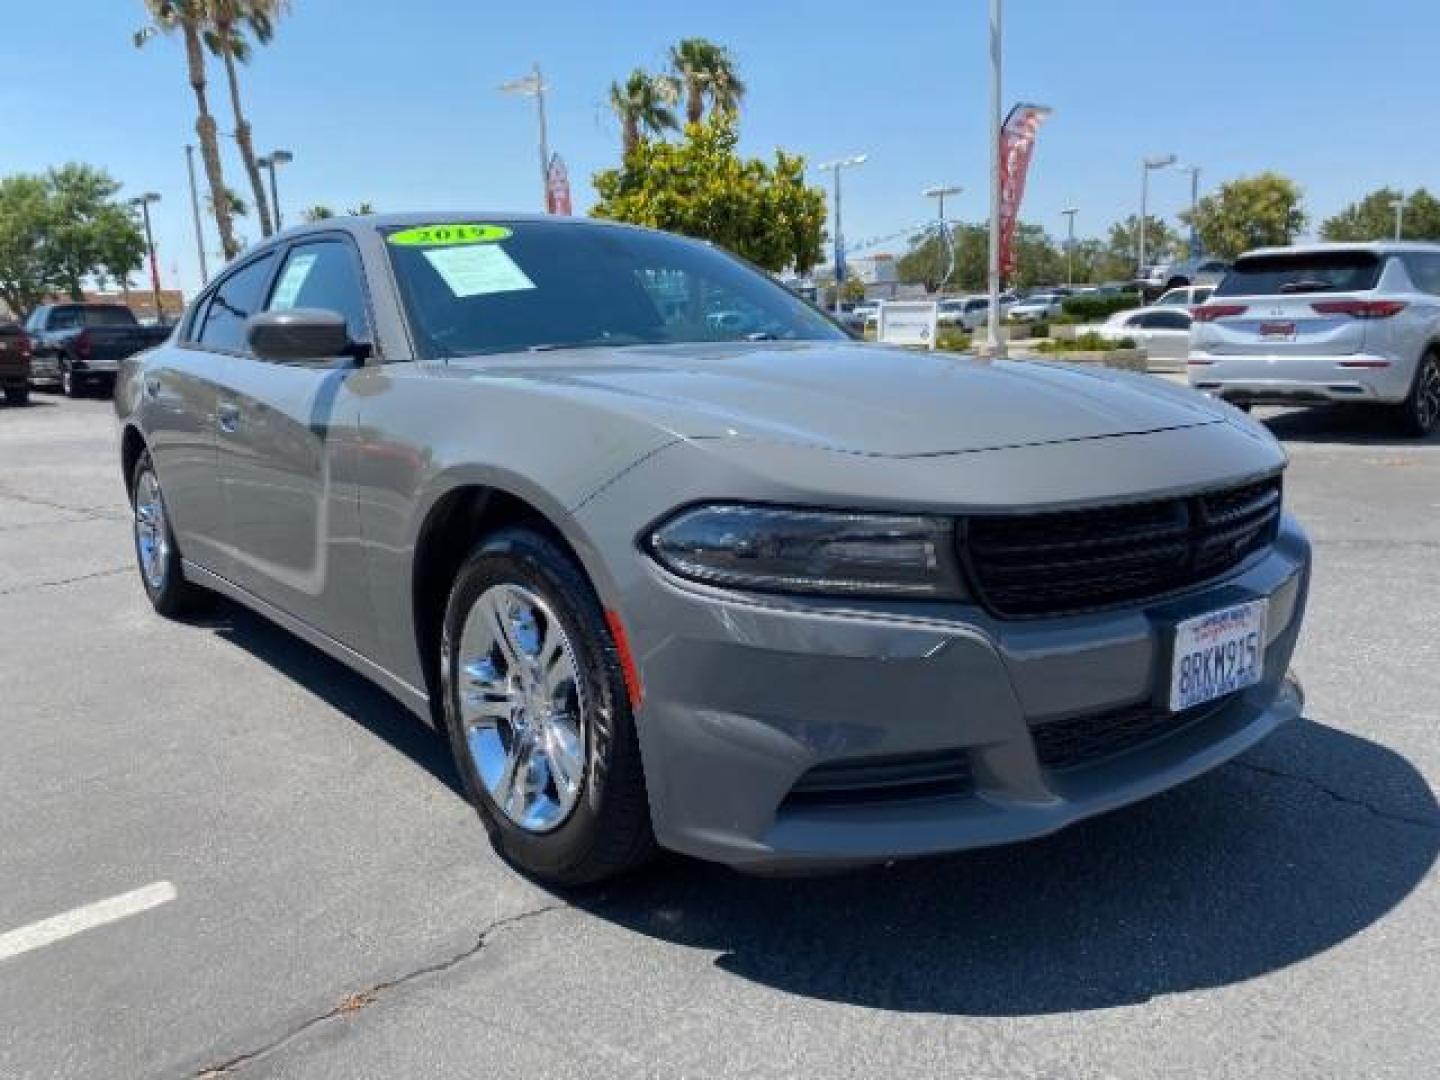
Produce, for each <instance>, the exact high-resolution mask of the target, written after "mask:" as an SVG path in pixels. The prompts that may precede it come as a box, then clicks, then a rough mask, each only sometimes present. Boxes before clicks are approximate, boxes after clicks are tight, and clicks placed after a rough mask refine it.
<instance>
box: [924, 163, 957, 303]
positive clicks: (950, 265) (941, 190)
mask: <svg viewBox="0 0 1440 1080" xmlns="http://www.w3.org/2000/svg"><path fill="white" fill-rule="evenodd" d="M964 190H965V189H964V188H962V187H961V186H960V185H959V184H952V185H945V184H940V185H937V186H935V187H928V188H926V189H925V190H924V191H922V192H921V193H920V194H922V195H924V196H925V197H926V198H930V199H937V200H938V201H939V204H940V206H939V210H940V216H939V219H938V220H939V226H938V227H939V229H940V234H939V240H940V243H941V245H942V246H943V247H944V249H945V251H946V253H947V255H948V256H949V258H948V261H947V262H946V264H945V275H944V277H942V278H941V279H940V284H941V285H942V286H944V285H946V284H948V283H949V281H950V275H951V274H953V273H954V272H955V251H954V247H953V245H952V244H951V241H950V237H949V236H947V235H946V233H945V196H946V195H959V194H960V193H961V192H962V191H964Z"/></svg>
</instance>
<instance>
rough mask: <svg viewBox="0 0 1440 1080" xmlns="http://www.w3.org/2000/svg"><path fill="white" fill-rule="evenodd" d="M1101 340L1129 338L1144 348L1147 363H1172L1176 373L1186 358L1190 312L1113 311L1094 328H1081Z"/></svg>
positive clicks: (1166, 309) (1163, 309)
mask: <svg viewBox="0 0 1440 1080" xmlns="http://www.w3.org/2000/svg"><path fill="white" fill-rule="evenodd" d="M1081 331H1082V332H1084V331H1094V332H1095V333H1097V334H1099V335H1100V336H1101V337H1104V338H1109V339H1110V340H1112V341H1118V340H1120V339H1121V338H1130V339H1131V340H1133V341H1134V342H1135V344H1136V345H1138V346H1140V347H1142V348H1144V350H1145V352H1146V353H1147V355H1148V356H1149V357H1150V359H1151V360H1159V361H1162V363H1161V365H1160V366H1165V365H1164V363H1163V362H1164V361H1167V360H1168V361H1172V362H1174V368H1175V370H1176V371H1181V370H1184V368H1185V364H1184V360H1185V358H1186V357H1187V356H1188V355H1189V354H1190V312H1189V311H1188V310H1186V309H1185V308H1179V307H1159V306H1156V307H1148V308H1135V309H1134V310H1132V311H1117V312H1116V313H1115V314H1114V315H1111V316H1110V317H1109V318H1108V319H1106V320H1105V321H1104V322H1103V323H1101V324H1100V325H1098V326H1086V327H1082V328H1081Z"/></svg>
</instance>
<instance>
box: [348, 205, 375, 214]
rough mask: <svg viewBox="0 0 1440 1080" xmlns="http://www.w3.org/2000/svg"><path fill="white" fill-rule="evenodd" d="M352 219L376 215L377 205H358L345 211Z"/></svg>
mask: <svg viewBox="0 0 1440 1080" xmlns="http://www.w3.org/2000/svg"><path fill="white" fill-rule="evenodd" d="M345 213H346V214H348V215H349V216H350V217H364V216H365V215H366V214H373V213H375V204H374V203H372V202H362V203H357V204H356V205H355V206H352V207H350V208H349V209H347V210H346V211H345Z"/></svg>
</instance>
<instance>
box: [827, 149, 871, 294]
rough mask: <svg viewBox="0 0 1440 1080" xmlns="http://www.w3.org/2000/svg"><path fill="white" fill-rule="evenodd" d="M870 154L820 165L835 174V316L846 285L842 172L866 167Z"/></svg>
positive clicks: (853, 155)
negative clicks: (853, 167)
mask: <svg viewBox="0 0 1440 1080" xmlns="http://www.w3.org/2000/svg"><path fill="white" fill-rule="evenodd" d="M869 159H870V155H869V154H852V155H851V156H850V157H847V158H839V159H837V160H835V161H827V162H825V163H824V164H822V165H820V166H819V168H820V171H821V172H829V173H833V174H834V177H833V180H834V191H835V314H837V315H838V314H840V287H841V286H842V285H844V284H845V233H844V230H843V229H842V228H841V225H840V172H841V170H842V169H846V168H848V167H850V166H852V165H864V164H865V162H866V161H868V160H869Z"/></svg>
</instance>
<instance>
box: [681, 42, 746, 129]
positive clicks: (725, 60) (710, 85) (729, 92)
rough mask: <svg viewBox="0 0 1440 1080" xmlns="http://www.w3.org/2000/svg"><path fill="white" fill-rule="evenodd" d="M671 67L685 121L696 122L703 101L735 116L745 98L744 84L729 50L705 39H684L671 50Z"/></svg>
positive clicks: (702, 109) (703, 105) (701, 110)
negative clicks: (681, 93) (680, 92)
mask: <svg viewBox="0 0 1440 1080" xmlns="http://www.w3.org/2000/svg"><path fill="white" fill-rule="evenodd" d="M670 66H671V67H672V68H674V70H675V78H676V80H677V81H678V82H679V84H680V86H681V87H682V88H683V89H684V92H685V122H686V123H687V124H698V123H699V122H700V119H701V117H703V116H704V115H705V103H706V102H707V101H708V102H709V103H710V107H711V110H712V111H713V112H718V113H724V114H726V115H728V116H735V115H736V114H737V113H738V112H739V111H740V101H741V99H743V98H744V97H745V84H744V83H743V82H741V81H740V76H739V74H738V72H737V69H736V66H735V59H734V57H732V56H731V55H730V50H729V49H727V48H725V47H724V46H723V45H716V44H715V43H714V42H713V41H707V40H706V39H705V38H685V39H684V40H683V41H681V42H680V43H679V44H677V45H674V46H672V47H671V49H670Z"/></svg>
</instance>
